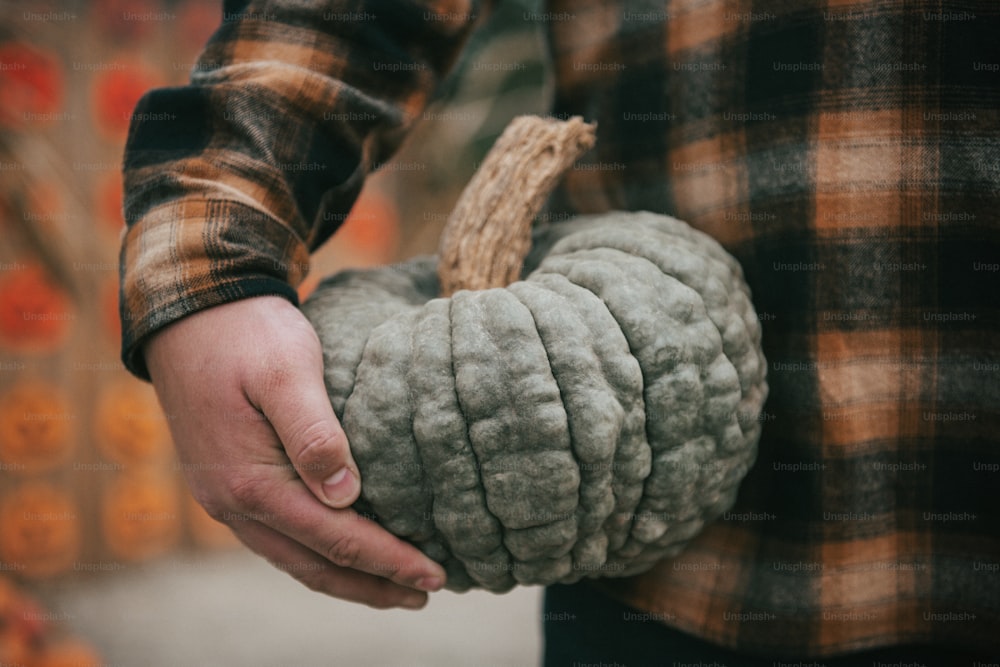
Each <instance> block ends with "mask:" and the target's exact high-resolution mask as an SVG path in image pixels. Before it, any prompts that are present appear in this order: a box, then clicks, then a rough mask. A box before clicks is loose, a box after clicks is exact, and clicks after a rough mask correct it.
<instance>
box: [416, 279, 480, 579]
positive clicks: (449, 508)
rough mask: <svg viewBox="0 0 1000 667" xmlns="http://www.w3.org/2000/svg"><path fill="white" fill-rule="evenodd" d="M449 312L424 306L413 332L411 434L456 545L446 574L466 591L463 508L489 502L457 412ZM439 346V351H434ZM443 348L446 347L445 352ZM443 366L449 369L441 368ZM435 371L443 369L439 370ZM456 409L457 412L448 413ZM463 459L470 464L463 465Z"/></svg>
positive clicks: (442, 526)
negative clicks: (482, 491) (469, 503)
mask: <svg viewBox="0 0 1000 667" xmlns="http://www.w3.org/2000/svg"><path fill="white" fill-rule="evenodd" d="M450 310H451V302H450V300H445V299H434V300H431V301H429V302H428V303H427V304H426V305H425V306H424V309H423V316H422V318H421V319H420V320H419V323H418V325H417V326H416V327H415V328H414V332H413V337H414V341H415V343H414V355H415V356H414V363H413V364H412V365H411V373H410V376H409V384H410V387H411V388H412V394H413V395H414V396H415V397H416V398H417V402H416V404H415V407H414V411H413V433H414V437H415V440H416V442H417V446H418V448H420V455H421V460H422V461H423V462H424V466H425V467H424V468H423V471H424V474H425V475H426V477H427V479H428V481H429V484H430V486H431V492H432V493H433V494H434V496H433V499H432V503H431V512H432V518H433V521H434V523H435V525H436V527H437V530H438V532H439V533H440V535H441V536H442V538H443V539H444V541H445V544H446V545H447V544H451V545H453V548H452V552H453V555H452V556H450V557H448V559H447V560H445V564H446V572H447V574H448V578H449V581H453V580H455V579H457V578H461V581H462V586H463V588H468V587H469V586H471V585H472V583H473V582H472V581H467V580H468V579H469V575H468V573H467V572H466V569H465V558H470V559H471V558H473V557H474V554H473V553H468V552H467V550H466V549H465V548H464V546H465V544H466V543H467V542H468V541H466V542H463V541H462V540H461V537H462V532H461V527H462V526H463V524H465V523H470V521H469V519H470V517H469V516H466V515H467V514H469V513H468V512H465V511H463V509H462V508H463V504H464V503H465V499H466V498H467V497H470V496H471V499H472V501H473V503H472V504H473V506H482V507H483V508H485V505H486V504H485V499H483V498H482V497H481V495H480V494H478V490H479V488H478V484H477V483H476V482H477V480H478V461H477V460H476V458H475V453H474V452H473V451H472V449H471V444H470V443H469V440H468V433H467V431H466V426H465V424H466V420H465V417H464V415H463V416H461V417H459V416H457V415H456V412H455V411H457V414H458V415H461V406H460V404H459V400H458V394H457V392H456V390H455V383H454V377H455V375H454V373H455V371H454V366H453V356H452V352H451V333H450V331H451V316H450ZM435 320H436V323H435ZM437 329H441V330H442V331H441V332H438V331H437ZM418 339H423V340H425V341H427V344H426V345H420V344H419V343H418V342H417V341H418ZM436 344H439V345H440V346H441V347H440V348H436V347H435V345H436ZM445 346H446V347H447V349H441V348H444V347H445ZM445 365H447V368H446V369H445V368H443V366H445ZM435 367H438V368H439V371H437V372H435V370H434V369H435ZM414 369H423V372H413V371H414ZM428 371H429V372H428ZM441 371H444V372H441ZM448 397H450V400H448ZM452 407H454V408H455V411H452V410H450V409H447V408H452ZM442 420H446V421H442ZM459 432H460V434H461V442H460V444H459V445H458V446H457V447H456V446H453V445H449V441H455V440H458V437H457V436H458V435H459ZM463 460H464V461H465V462H466V463H467V465H459V464H460V463H462V461H463ZM463 478H468V482H469V483H465V484H463V483H461V482H462V481H463ZM456 483H458V488H457V489H456V488H455V486H456ZM449 486H450V487H451V488H450V489H449ZM449 491H450V493H449ZM484 518H485V519H487V522H486V524H485V525H484V524H483V523H481V522H480V526H482V528H481V530H482V531H483V532H490V531H489V526H490V524H489V516H488V515H484ZM493 523H495V521H494V522H493ZM494 527H495V526H494ZM456 528H457V529H456ZM497 532H498V531H497ZM421 546H423V545H421ZM428 555H431V554H430V553H428ZM432 557H433V556H432ZM437 560H440V559H437Z"/></svg>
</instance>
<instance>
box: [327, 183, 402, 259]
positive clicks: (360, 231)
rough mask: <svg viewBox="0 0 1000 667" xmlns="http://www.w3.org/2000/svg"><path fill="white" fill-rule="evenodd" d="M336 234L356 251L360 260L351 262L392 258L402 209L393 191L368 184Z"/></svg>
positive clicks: (397, 245) (394, 253)
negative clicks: (386, 191)
mask: <svg viewBox="0 0 1000 667" xmlns="http://www.w3.org/2000/svg"><path fill="white" fill-rule="evenodd" d="M337 237H338V238H339V240H341V241H342V242H343V243H344V245H345V246H347V247H348V248H349V249H350V250H352V251H354V252H355V253H356V257H357V260H355V259H354V258H351V259H350V260H349V261H348V265H349V266H368V265H373V264H384V263H386V262H389V261H392V260H393V259H394V258H395V257H396V251H397V250H398V248H399V211H398V210H397V209H396V203H395V202H394V201H393V199H392V197H391V196H390V195H388V194H386V193H383V192H382V191H381V190H379V189H378V188H376V187H369V188H365V190H364V191H363V192H362V193H361V196H360V197H358V200H357V201H356V202H355V203H354V206H353V207H352V208H351V212H350V214H349V215H348V216H347V218H346V219H345V220H344V224H343V226H342V227H341V228H340V229H339V230H338V231H337ZM355 261H357V262H358V264H355V263H354V262H355Z"/></svg>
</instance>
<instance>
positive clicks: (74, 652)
mask: <svg viewBox="0 0 1000 667" xmlns="http://www.w3.org/2000/svg"><path fill="white" fill-rule="evenodd" d="M33 664H34V666H35V667H103V665H104V664H105V662H104V660H102V659H101V656H100V654H99V653H98V652H97V651H96V650H95V649H94V647H93V646H91V645H90V644H88V643H87V642H85V641H82V640H80V639H63V640H62V641H59V642H57V643H55V644H51V645H49V646H47V647H45V649H43V650H42V653H41V655H39V656H38V659H37V660H36V661H35V662H34V663H33Z"/></svg>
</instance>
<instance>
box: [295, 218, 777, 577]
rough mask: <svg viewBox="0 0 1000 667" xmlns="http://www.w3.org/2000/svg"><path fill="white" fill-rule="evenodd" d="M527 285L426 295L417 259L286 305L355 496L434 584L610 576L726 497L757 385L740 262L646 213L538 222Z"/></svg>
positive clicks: (657, 549) (751, 430) (750, 432)
mask: <svg viewBox="0 0 1000 667" xmlns="http://www.w3.org/2000/svg"><path fill="white" fill-rule="evenodd" d="M522 276H523V280H522V281H519V282H516V283H514V284H512V285H510V286H508V287H506V288H496V289H487V290H479V291H459V292H457V293H456V294H454V295H453V296H452V297H451V298H437V295H438V280H437V277H436V275H435V260H434V258H430V257H425V258H417V259H414V260H411V261H408V262H405V263H401V264H397V265H394V266H390V267H385V268H378V269H370V270H354V271H346V272H343V273H340V274H337V275H335V276H333V277H331V278H328V279H326V280H325V281H324V282H323V283H321V285H320V286H319V288H318V289H317V290H316V292H315V293H314V294H313V296H312V297H311V298H310V299H309V300H308V301H307V302H306V303H305V304H304V305H303V311H304V312H305V314H306V316H307V317H308V318H309V319H310V320H311V322H312V323H313V325H314V327H315V328H316V331H317V333H318V334H319V337H320V339H321V341H322V344H323V350H324V364H325V373H326V383H327V388H328V390H329V394H330V399H331V402H332V404H333V407H334V410H335V412H336V414H337V416H338V417H339V418H340V419H341V422H342V423H343V426H344V430H345V432H346V433H347V436H348V440H349V442H350V445H351V450H352V453H353V455H354V458H355V460H356V461H357V463H358V466H359V469H360V471H361V475H362V497H361V499H360V500H359V501H358V503H357V504H356V509H358V510H359V511H360V512H363V513H364V514H366V515H367V516H369V517H372V518H374V519H375V520H377V521H378V522H379V523H380V524H382V525H383V526H385V527H386V528H387V529H388V530H390V531H391V532H392V533H394V534H396V535H398V536H400V537H402V538H404V539H406V540H408V541H410V542H412V543H414V544H416V545H417V546H418V547H419V548H421V549H422V550H423V551H424V552H425V553H427V554H428V555H429V556H431V557H432V558H434V559H435V560H437V561H439V562H441V563H442V564H443V565H444V567H445V569H446V571H447V573H448V587H449V588H451V589H453V590H465V589H467V588H470V587H474V586H479V587H483V588H486V589H489V590H493V591H504V590H508V589H509V588H511V587H512V586H514V585H516V584H518V583H521V584H550V583H555V582H572V581H577V580H579V579H580V578H582V577H585V576H594V577H600V576H626V575H631V574H636V573H638V572H641V571H643V570H645V569H648V568H649V567H651V566H652V565H653V564H654V563H655V562H656V561H658V560H660V559H662V558H664V557H667V556H670V555H674V554H676V553H678V552H679V551H680V550H681V549H682V548H683V546H684V545H685V543H686V542H687V541H689V540H690V539H691V538H692V537H693V536H695V535H696V534H697V533H698V532H699V531H700V530H701V528H702V527H703V526H704V524H705V522H707V521H711V520H712V519H714V518H716V517H718V516H719V515H721V514H722V513H723V512H724V511H725V510H727V509H728V508H729V507H731V506H732V503H733V501H734V500H735V497H736V492H737V488H738V484H739V482H740V481H741V480H742V479H743V477H744V475H745V474H746V472H747V471H748V469H749V467H750V466H751V464H752V463H753V460H754V457H755V455H756V445H757V440H758V438H759V435H760V422H759V420H758V416H759V414H760V412H761V409H762V407H763V403H764V400H765V398H766V395H767V384H766V380H765V371H766V367H767V365H766V362H765V360H764V356H763V353H762V351H761V347H760V326H759V322H758V319H757V317H756V313H755V311H754V309H753V306H752V303H751V301H750V292H749V289H748V287H747V286H746V284H745V282H744V280H743V276H742V271H741V269H740V267H739V265H738V263H737V262H736V260H735V259H733V258H732V257H731V256H730V255H728V254H727V253H726V252H725V251H724V250H723V249H722V247H721V246H719V245H718V243H716V242H715V241H714V240H713V239H711V238H710V237H708V236H707V235H705V234H703V233H701V232H698V231H696V230H694V229H692V228H691V227H689V226H688V225H686V224H685V223H683V222H680V221H678V220H674V219H672V218H668V217H665V216H661V215H656V214H652V213H644V212H639V213H609V214H604V215H599V216H586V217H580V218H577V219H575V220H573V221H569V222H566V223H560V224H556V225H551V226H548V227H545V228H543V229H542V230H540V231H538V232H536V234H535V238H534V241H533V246H532V252H531V253H530V255H529V256H528V258H527V260H526V262H525V266H524V271H523V272H522Z"/></svg>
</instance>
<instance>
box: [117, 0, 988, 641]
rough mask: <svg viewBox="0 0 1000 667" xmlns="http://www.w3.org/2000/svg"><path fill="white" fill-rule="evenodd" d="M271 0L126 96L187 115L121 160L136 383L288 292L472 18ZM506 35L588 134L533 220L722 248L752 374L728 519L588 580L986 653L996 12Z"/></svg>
mask: <svg viewBox="0 0 1000 667" xmlns="http://www.w3.org/2000/svg"><path fill="white" fill-rule="evenodd" d="M284 4H285V3H282V2H271V3H263V2H262V3H248V4H246V5H245V6H241V7H240V8H238V9H233V12H231V14H233V15H234V16H235V18H232V19H231V20H228V21H227V22H226V23H225V24H224V25H223V27H222V29H221V30H220V31H219V32H218V33H217V35H216V36H215V38H214V40H213V41H212V43H211V44H210V45H209V47H208V49H207V51H206V52H205V55H204V56H203V59H202V63H203V67H204V69H203V70H200V71H198V72H197V73H196V75H195V80H194V83H193V85H192V86H190V87H187V88H180V89H172V90H162V91H156V92H153V93H151V94H150V95H149V96H147V97H146V98H145V99H144V100H143V102H142V103H141V104H140V107H139V108H138V109H137V113H138V114H140V115H139V116H138V117H139V118H143V115H142V114H149V116H148V117H149V118H155V117H156V114H173V115H175V116H176V118H177V120H176V121H175V122H174V123H172V124H170V125H169V126H167V125H164V124H159V125H158V124H157V122H156V121H155V120H150V121H149V122H145V121H140V122H137V123H136V124H135V125H134V127H133V129H132V134H131V138H130V143H129V147H128V153H127V156H126V164H125V168H126V182H127V203H126V214H127V218H128V220H129V222H130V228H129V232H128V235H127V237H126V240H125V244H124V249H123V260H124V274H123V297H124V298H123V301H122V303H123V311H122V312H123V320H124V329H125V338H124V355H125V359H126V361H127V362H128V363H129V364H130V368H132V369H133V370H134V371H135V372H137V373H142V371H143V368H142V364H141V359H140V358H139V357H137V356H136V355H135V349H136V345H137V344H138V343H139V342H140V341H141V340H142V338H143V337H144V336H145V335H147V334H148V333H150V332H151V331H154V330H156V329H157V328H159V327H161V326H163V325H164V324H166V323H168V322H170V321H172V320H174V319H176V318H178V317H182V316H183V315H185V314H187V313H190V312H193V311H195V310H197V309H199V308H203V307H207V306H210V305H213V304H215V303H219V302H223V301H228V300H232V299H238V298H242V297H246V296H251V295H254V294H262V293H275V294H284V295H286V296H288V297H289V298H294V291H293V289H292V287H291V286H290V285H294V284H295V283H296V281H298V280H300V279H301V277H302V274H303V272H304V266H305V264H306V262H307V256H308V249H309V248H312V247H315V246H316V245H317V244H319V243H320V242H321V241H322V240H323V239H325V238H326V237H327V236H328V235H329V234H330V233H332V232H333V231H334V229H335V228H336V221H339V220H342V219H343V213H344V212H345V211H346V210H347V209H348V207H349V206H350V204H351V202H352V200H353V197H354V196H355V195H356V193H357V191H358V188H359V187H360V184H361V180H362V178H363V177H364V175H365V173H366V171H367V170H368V169H369V168H370V167H371V165H372V164H373V163H375V162H377V161H378V160H380V159H382V158H384V156H385V155H387V154H388V153H389V152H390V151H391V150H392V148H393V147H394V146H395V145H396V144H397V143H398V141H399V140H400V138H401V137H402V134H403V133H404V132H405V130H406V129H407V128H408V127H409V125H410V124H411V121H412V119H413V117H414V115H415V114H416V113H418V112H419V109H420V108H421V106H422V104H423V103H424V102H425V100H426V99H427V97H428V95H429V94H430V91H431V88H432V86H433V85H434V82H435V81H436V80H437V78H438V76H439V74H440V72H441V71H443V69H444V68H445V67H446V65H447V63H449V62H450V61H451V60H452V58H453V57H454V54H455V53H456V51H457V50H458V49H459V47H460V45H461V42H462V39H463V38H464V36H465V34H466V33H467V32H468V30H469V29H471V27H472V25H473V23H474V21H473V20H472V18H471V17H470V15H473V14H475V13H476V11H477V10H476V9H475V8H473V7H470V6H468V5H467V4H464V3H461V2H453V3H450V4H449V3H443V2H442V3H436V4H437V5H440V6H438V7H436V9H431V10H427V9H426V8H420V9H419V10H418V9H412V5H411V4H408V3H398V4H399V5H400V7H398V8H395V7H394V8H393V9H392V10H391V11H390V10H389V9H387V5H388V4H389V3H372V5H370V6H368V7H366V6H365V3H360V2H359V3H346V2H345V3H334V2H331V3H316V5H317V8H315V9H310V10H306V9H303V8H302V5H301V3H291V2H289V3H287V4H288V5H289V7H292V6H294V7H295V8H294V9H291V8H288V9H284V8H283V5H284ZM375 4H377V5H378V7H377V8H373V6H374V5H375ZM394 4H395V3H394ZM320 5H322V7H320ZM348 5H350V6H348ZM445 5H447V6H445ZM405 7H411V9H409V10H407V9H405ZM435 10H436V11H437V12H438V14H437V15H435V14H434V11H435ZM227 11H228V10H227ZM428 11H429V12H430V13H427V12H428ZM324 12H326V13H328V14H331V15H332V14H337V13H340V14H349V13H352V12H354V13H359V14H361V13H364V12H368V13H370V14H377V15H378V18H377V20H369V21H364V20H360V21H359V20H354V21H349V20H346V21H339V22H338V21H330V20H324V19H322V17H321V14H322V13H324ZM407 12H409V14H408V13H407ZM241 13H242V14H243V16H244V17H243V18H240V17H239V16H240V14H241ZM254 14H270V15H271V18H270V19H269V20H262V19H260V18H257V19H256V20H255V18H254ZM524 19H525V20H532V21H542V22H544V23H545V31H546V34H547V36H548V39H549V44H550V48H551V54H552V61H553V71H554V76H555V79H556V97H555V101H554V105H555V106H554V109H553V113H554V114H555V115H558V116H563V115H575V114H580V115H583V116H584V117H585V118H587V119H588V120H596V121H597V122H598V124H599V126H598V144H597V148H596V149H595V150H594V151H593V152H592V153H591V154H589V155H588V156H586V157H585V158H584V159H583V160H582V161H581V162H580V163H578V164H577V166H576V167H575V168H574V170H573V171H572V172H571V173H570V175H569V176H568V177H567V179H566V180H565V182H564V184H563V187H562V188H561V189H560V190H559V191H558V192H557V193H556V195H554V196H553V198H552V201H551V202H550V208H551V209H552V213H553V214H554V215H562V214H571V213H575V212H596V211H602V210H608V209H648V210H654V211H659V212H664V213H668V214H671V215H674V216H677V217H679V218H681V219H684V220H686V221H688V222H689V223H691V224H692V225H694V226H696V227H698V228H700V229H702V230H705V231H707V232H708V233H710V234H712V235H713V236H715V237H716V238H717V239H719V240H720V242H722V243H723V244H724V245H725V246H726V247H727V248H728V249H729V250H730V251H731V252H732V253H733V254H734V255H735V256H736V257H737V258H738V259H739V260H740V261H741V263H742V265H743V268H744V271H745V273H746V276H747V279H748V282H749V283H750V286H751V288H752V289H753V295H754V301H755V304H756V306H757V308H758V311H759V316H760V319H761V322H762V325H763V332H764V345H765V353H766V354H767V358H768V361H769V383H770V387H771V394H770V398H769V400H768V403H767V405H766V406H765V412H764V414H763V415H762V416H761V417H760V418H761V419H762V420H763V422H764V424H763V436H762V440H761V443H760V454H759V458H758V461H757V463H756V465H755V467H754V468H753V470H752V471H751V473H750V476H749V477H748V479H747V480H746V481H745V482H744V484H743V487H742V490H741V496H740V498H739V500H738V503H737V506H736V507H734V508H733V509H732V510H731V511H730V512H728V513H727V514H726V515H725V516H724V517H723V519H722V520H720V521H719V522H717V523H716V524H714V525H712V526H710V527H709V528H708V529H707V530H706V531H705V533H704V534H703V535H702V536H700V537H699V538H698V539H697V540H696V541H695V542H694V543H693V544H692V545H691V547H690V548H689V549H688V550H687V551H686V552H685V553H684V554H682V555H681V556H680V557H678V558H676V559H673V560H667V561H664V562H662V563H661V564H660V565H659V566H658V567H656V568H655V569H654V570H652V571H651V572H649V573H647V574H645V575H642V576H639V577H635V578H632V579H628V580H614V579H607V580H604V581H603V582H602V587H603V588H604V589H605V590H607V591H609V592H611V593H612V594H614V595H616V596H618V597H620V598H622V599H623V600H625V601H626V602H628V603H630V604H631V605H633V606H636V607H639V608H641V609H644V610H646V611H648V612H650V613H649V615H648V616H649V617H650V618H655V619H660V620H662V621H663V622H665V623H668V624H670V625H673V626H675V627H678V628H681V629H683V630H686V631H689V632H691V633H694V634H696V635H698V636H701V637H704V638H706V639H710V640H712V641H715V642H718V643H721V644H724V645H726V646H729V647H733V648H736V649H739V650H745V651H766V652H770V653H772V654H776V655H789V656H799V657H801V656H817V657H818V656H824V655H831V654H833V653H838V652H843V651H847V650H853V649H861V648H866V647H875V646H883V645H891V644H894V643H902V642H928V643H937V644H942V645H954V646H964V647H983V648H986V649H992V650H996V649H997V648H998V646H1000V643H998V639H997V637H998V635H1000V500H998V491H997V488H998V486H1000V484H998V483H1000V345H998V344H997V342H996V331H997V328H998V324H1000V322H998V317H997V315H998V310H1000V222H998V215H1000V111H998V109H1000V39H998V37H997V35H1000V5H997V4H995V3H993V2H985V1H983V2H961V3H959V2H956V3H941V2H889V1H887V0H873V1H869V2H856V3H849V2H842V1H830V2H818V1H811V0H772V1H754V2H750V1H749V0H747V1H742V2H741V1H731V2H723V1H717V0H688V1H680V0H678V1H675V2H663V3H659V4H657V3H653V2H624V1H622V2H608V1H605V2H596V1H590V2H587V1H582V0H576V1H569V0H566V1H565V2H551V3H549V5H548V6H547V7H546V8H545V9H544V10H540V11H539V12H526V13H525V15H524ZM264 60H266V61H268V62H266V63H265V62H261V61H264ZM279 62H280V63H284V64H279ZM379 64H381V65H391V66H390V67H382V68H376V67H375V65H379ZM227 114H228V116H227ZM331 118H332V120H331ZM313 164H316V165H321V167H317V168H316V169H310V168H309V166H310V165H313ZM328 220H330V221H333V222H327V221H328Z"/></svg>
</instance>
